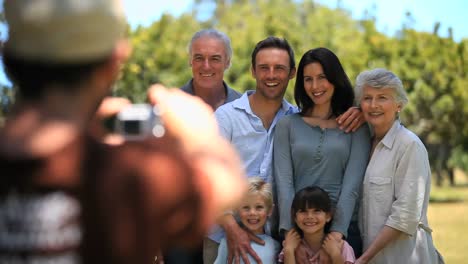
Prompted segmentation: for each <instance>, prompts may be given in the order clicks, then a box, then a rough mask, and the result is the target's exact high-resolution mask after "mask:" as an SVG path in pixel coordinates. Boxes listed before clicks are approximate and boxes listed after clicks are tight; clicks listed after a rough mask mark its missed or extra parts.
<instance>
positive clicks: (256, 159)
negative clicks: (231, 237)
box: [208, 90, 298, 243]
mask: <svg viewBox="0 0 468 264" xmlns="http://www.w3.org/2000/svg"><path fill="white" fill-rule="evenodd" d="M253 93H255V91H252V90H251V91H247V92H245V93H244V94H243V95H242V96H241V98H239V99H237V100H235V101H232V102H231V103H228V104H225V105H222V106H220V107H219V108H218V109H217V110H216V112H215V116H216V119H217V120H218V125H219V128H220V132H221V134H222V135H223V136H224V137H225V138H226V139H227V140H228V141H229V142H231V144H233V146H234V147H235V148H236V150H237V152H238V153H239V155H240V157H241V159H242V161H243V163H244V167H245V171H246V173H247V177H254V176H258V177H261V178H262V179H264V180H265V181H266V182H270V183H272V182H273V175H272V159H273V137H274V133H275V127H276V123H278V121H279V120H280V119H281V118H282V117H283V116H285V115H289V114H293V113H297V112H298V109H297V107H295V106H293V105H291V104H290V103H288V102H287V101H286V100H284V99H283V103H282V105H281V108H280V109H279V110H278V112H277V113H276V116H275V118H274V119H273V122H272V124H271V126H270V128H269V129H268V130H267V129H265V127H264V126H263V122H262V120H261V119H260V118H259V117H258V116H257V115H255V114H254V112H253V111H252V109H251V108H250V103H249V95H251V94H253ZM273 184H274V183H273ZM273 214H275V213H273ZM271 219H272V218H270V219H269V220H271ZM275 224H276V223H268V222H267V227H266V228H265V231H266V232H267V234H269V235H271V229H272V228H273V226H275ZM208 237H209V238H210V239H211V240H214V241H216V242H218V243H219V242H220V241H221V239H222V238H223V237H224V231H223V229H222V228H221V227H220V226H217V225H216V226H214V227H213V228H212V230H211V232H210V235H209V236H208Z"/></svg>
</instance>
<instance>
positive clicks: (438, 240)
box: [428, 177, 468, 264]
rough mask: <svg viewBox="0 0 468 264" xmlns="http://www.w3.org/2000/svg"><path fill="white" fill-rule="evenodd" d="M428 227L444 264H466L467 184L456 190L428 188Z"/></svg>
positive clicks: (460, 183)
mask: <svg viewBox="0 0 468 264" xmlns="http://www.w3.org/2000/svg"><path fill="white" fill-rule="evenodd" d="M428 217H429V225H430V226H431V228H432V229H433V233H432V236H433V239H434V243H435V245H436V247H437V249H438V250H439V251H440V253H441V254H442V256H444V259H445V263H447V264H464V263H468V262H467V261H468V237H467V235H468V180H467V179H466V177H463V178H459V180H457V186H455V187H449V186H443V187H436V186H435V185H432V190H431V202H430V203H429V210H428Z"/></svg>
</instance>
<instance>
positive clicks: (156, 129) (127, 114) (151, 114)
mask: <svg viewBox="0 0 468 264" xmlns="http://www.w3.org/2000/svg"><path fill="white" fill-rule="evenodd" d="M114 131H115V132H116V133H118V134H120V135H122V136H123V137H124V138H125V139H126V140H142V139H144V138H147V137H148V136H154V137H162V136H163V135H164V133H165V128H164V126H163V123H162V120H161V112H160V109H159V108H158V107H157V106H152V105H149V104H132V105H130V106H128V107H126V108H124V109H123V110H122V111H120V112H119V113H118V114H117V116H116V118H115V124H114Z"/></svg>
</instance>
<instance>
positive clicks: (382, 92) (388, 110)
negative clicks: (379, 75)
mask: <svg viewBox="0 0 468 264" xmlns="http://www.w3.org/2000/svg"><path fill="white" fill-rule="evenodd" d="M395 98H396V94H395V90H393V89H390V88H373V87H370V86H365V87H364V88H363V91H362V97H361V108H362V113H363V114H364V118H365V119H366V121H367V122H368V123H369V124H371V125H372V127H373V129H374V131H375V134H376V136H377V137H383V136H384V135H385V134H386V133H387V131H388V130H389V129H390V128H391V127H392V125H393V122H394V121H395V119H396V117H397V113H398V112H399V111H400V110H401V108H402V106H401V103H398V102H397V101H396V99H395Z"/></svg>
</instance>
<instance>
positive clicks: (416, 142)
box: [356, 69, 443, 264]
mask: <svg viewBox="0 0 468 264" xmlns="http://www.w3.org/2000/svg"><path fill="white" fill-rule="evenodd" d="M356 96H357V99H358V100H359V101H360V104H361V107H362V111H363V114H364V118H365V119H366V121H367V122H368V123H369V124H370V126H371V128H372V131H373V140H372V150H371V151H372V154H371V159H370V161H369V164H368V166H367V170H366V173H365V176H364V183H363V196H362V203H361V208H360V215H359V221H360V228H361V234H362V239H363V247H364V253H363V255H362V256H361V257H360V258H359V259H358V260H357V261H356V263H360V264H361V263H379V264H383V263H425V264H430V263H443V259H442V257H441V256H440V254H439V253H438V252H437V250H436V249H435V247H434V244H433V242H432V236H431V231H432V230H431V229H430V228H429V225H428V221H427V207H428V203H429V192H430V187H431V170H430V167H429V160H428V156H427V151H426V149H425V147H424V145H423V143H422V142H421V140H420V139H419V138H418V137H417V136H416V135H415V134H414V133H413V132H411V131H409V130H408V129H406V128H405V127H404V126H403V125H402V124H401V123H400V120H399V112H400V111H401V110H402V108H403V107H404V105H405V104H406V103H407V102H408V99H407V97H406V93H405V91H404V89H403V85H402V82H401V81H400V79H399V78H398V77H397V76H396V75H395V74H393V73H392V72H390V71H388V70H385V69H374V70H371V71H364V72H362V73H361V74H359V76H358V77H357V80H356Z"/></svg>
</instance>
